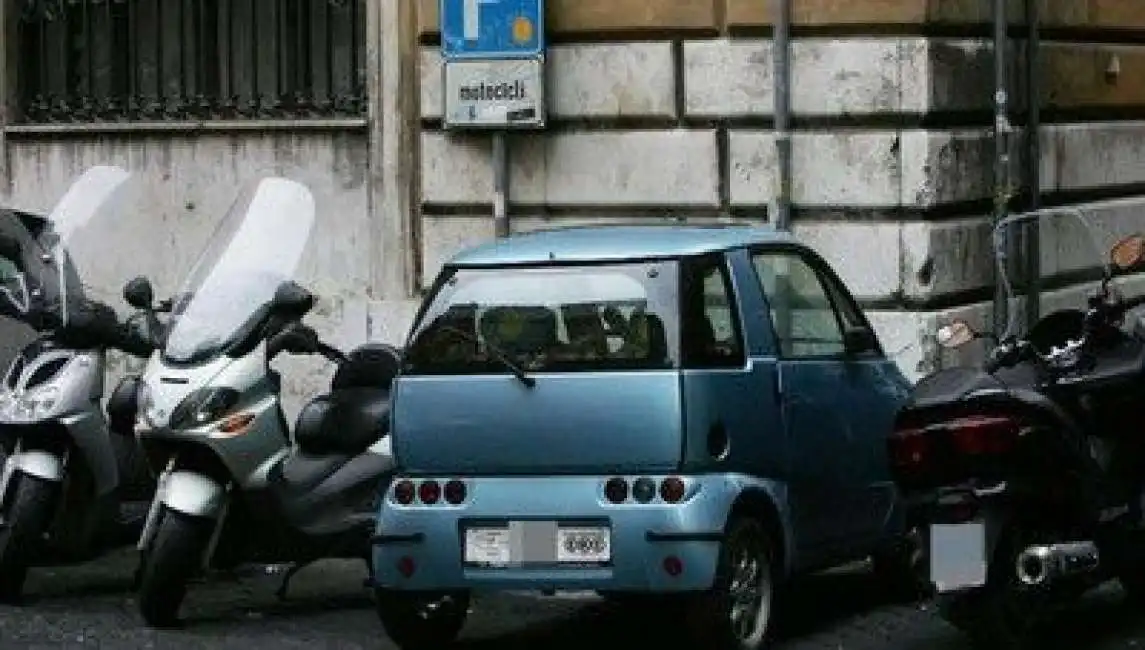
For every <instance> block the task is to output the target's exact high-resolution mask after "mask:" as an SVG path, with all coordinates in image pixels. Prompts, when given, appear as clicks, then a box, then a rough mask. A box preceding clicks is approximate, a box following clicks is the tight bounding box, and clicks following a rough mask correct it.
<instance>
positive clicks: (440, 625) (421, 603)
mask: <svg viewBox="0 0 1145 650" xmlns="http://www.w3.org/2000/svg"><path fill="white" fill-rule="evenodd" d="M374 597H375V602H376V606H377V611H378V618H379V619H381V622H382V628H383V629H385V632H386V635H387V636H389V637H390V640H392V641H393V642H394V643H395V644H396V645H397V646H398V647H399V648H401V649H402V650H440V649H441V648H443V647H445V646H448V645H450V644H451V643H453V642H454V641H455V640H456V639H457V636H458V635H459V634H461V628H462V627H464V626H465V620H466V619H467V618H468V617H469V594H468V593H465V592H456V593H436V592H435V593H426V592H417V591H398V590H393V589H384V588H381V587H379V588H377V589H375V590H374Z"/></svg>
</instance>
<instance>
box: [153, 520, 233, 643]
mask: <svg viewBox="0 0 1145 650" xmlns="http://www.w3.org/2000/svg"><path fill="white" fill-rule="evenodd" d="M213 523H214V522H213V521H212V520H210V519H206V518H203V517H192V516H191V515H186V514H183V513H181V512H176V511H174V510H166V511H164V513H163V518H162V519H161V520H160V521H159V530H158V531H157V532H156V534H155V538H154V540H153V541H152V542H151V547H150V548H149V549H148V550H146V551H144V558H143V574H142V577H141V578H140V581H139V613H140V615H142V617H143V620H144V622H146V623H147V625H148V626H150V627H155V628H170V627H177V626H178V625H179V607H180V606H181V605H182V604H183V599H184V598H185V597H186V595H187V585H188V583H190V582H191V580H192V579H193V578H194V577H195V576H196V575H197V574H198V573H199V571H200V569H201V568H202V567H201V562H200V558H202V557H203V553H204V551H206V548H207V543H208V542H209V541H210V538H211V530H212V525H213Z"/></svg>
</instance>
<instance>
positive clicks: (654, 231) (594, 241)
mask: <svg viewBox="0 0 1145 650" xmlns="http://www.w3.org/2000/svg"><path fill="white" fill-rule="evenodd" d="M770 243H792V244H793V243H796V240H795V239H794V238H793V237H792V236H791V235H790V234H788V233H786V232H781V231H778V230H775V229H774V228H771V227H764V226H756V225H741V224H728V225H681V224H673V225H639V226H632V225H624V226H573V227H565V228H553V229H548V230H536V231H532V232H529V233H524V234H519V235H513V236H511V237H507V238H505V239H498V240H495V241H491V242H487V243H484V244H479V245H477V246H473V247H470V248H467V249H465V250H463V251H461V252H459V253H457V254H456V255H454V256H453V258H452V259H451V260H450V261H449V262H448V263H447V264H448V265H449V266H495V265H512V264H542V263H545V262H555V261H561V262H607V261H622V260H631V259H656V258H661V259H662V258H675V257H686V256H690V255H703V254H705V253H717V252H721V251H727V250H732V249H735V248H742V247H745V246H755V245H759V244H770Z"/></svg>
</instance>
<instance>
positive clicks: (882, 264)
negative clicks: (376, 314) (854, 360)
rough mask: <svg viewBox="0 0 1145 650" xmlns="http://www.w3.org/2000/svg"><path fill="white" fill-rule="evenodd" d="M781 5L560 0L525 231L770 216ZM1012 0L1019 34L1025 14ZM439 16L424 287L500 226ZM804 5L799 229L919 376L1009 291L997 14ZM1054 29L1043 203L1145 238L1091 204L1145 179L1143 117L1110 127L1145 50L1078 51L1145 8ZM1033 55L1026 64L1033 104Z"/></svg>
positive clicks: (1020, 65) (1121, 206)
mask: <svg viewBox="0 0 1145 650" xmlns="http://www.w3.org/2000/svg"><path fill="white" fill-rule="evenodd" d="M769 4H770V3H766V2H762V1H759V0H715V1H714V2H696V1H695V0H678V1H676V0H673V1H668V0H657V1H651V0H650V1H648V2H635V1H633V2H616V1H610V2H606V1H604V0H600V1H595V0H594V1H588V0H549V13H548V21H549V29H550V32H552V33H553V40H554V42H555V45H554V46H553V47H552V49H551V53H550V63H549V69H548V74H549V84H550V88H549V98H550V105H549V108H550V116H551V118H552V119H551V128H550V129H549V131H548V132H546V133H544V134H539V135H531V134H523V135H519V136H516V137H514V138H513V139H512V141H511V150H510V156H511V183H510V200H511V208H510V213H511V215H512V219H513V227H514V229H515V230H527V229H531V228H536V227H546V226H556V225H567V224H574V223H585V222H606V223H607V222H610V221H611V222H615V221H616V220H618V219H625V220H628V219H632V218H637V219H659V218H663V217H664V216H666V215H673V216H675V217H682V218H685V219H688V220H693V221H703V220H712V219H715V220H723V219H727V218H740V219H759V220H763V219H766V215H767V208H768V206H769V204H771V203H772V201H773V200H774V198H775V196H776V192H777V190H778V178H777V166H776V156H775V147H774V138H773V137H772V132H771V125H772V117H773V116H772V106H773V92H774V81H773V79H772V46H771V41H770V39H769V27H770V26H769V18H768V15H767V13H766V7H768V6H769ZM1011 4H1012V7H1011V16H1012V17H1013V19H1014V21H1015V22H1020V21H1021V20H1022V19H1023V15H1022V12H1021V2H1013V3H1011ZM436 7H437V4H436V1H435V0H420V1H419V4H418V9H419V25H420V29H421V32H422V36H421V38H422V49H421V56H420V67H421V93H420V105H421V106H420V113H421V117H422V120H423V126H424V131H423V133H422V136H421V152H420V156H421V161H422V162H421V182H420V191H421V194H420V198H421V208H422V213H423V216H422V231H423V238H422V247H423V250H422V261H423V264H422V274H421V278H422V282H423V284H424V283H426V282H428V281H429V280H431V279H432V277H433V274H434V273H435V272H436V271H437V269H438V268H439V267H440V264H441V262H442V261H443V259H444V258H446V257H447V256H448V255H449V254H451V253H452V252H453V251H455V250H457V249H458V248H459V247H461V246H464V245H466V244H470V243H473V242H475V241H480V240H483V239H486V238H489V237H491V236H492V229H493V227H492V221H491V218H490V214H491V199H492V183H493V174H492V169H491V166H490V161H491V156H490V151H489V141H488V139H487V138H485V137H481V136H457V135H450V134H446V133H445V132H443V131H441V130H440V117H441V113H442V101H443V100H442V97H441V61H440V59H439V55H438V46H437V40H436V39H437V35H436V21H437V15H436ZM793 14H794V20H795V23H796V25H795V36H796V40H795V41H794V44H793V48H792V56H791V59H792V61H793V86H792V106H793V110H794V112H795V127H796V133H795V135H794V144H793V157H794V161H793V166H794V179H793V186H792V194H793V195H792V200H793V201H794V203H795V206H796V217H795V230H796V232H797V234H798V235H799V236H800V237H802V238H803V239H804V240H806V241H808V242H810V243H811V244H812V245H813V246H815V247H816V248H817V249H818V250H819V251H820V252H822V253H823V254H824V255H825V256H826V257H827V258H828V259H830V260H831V261H832V262H833V263H834V264H835V265H836V267H837V268H838V269H839V270H840V272H841V274H842V275H843V277H844V278H845V280H846V281H847V283H848V284H849V286H850V287H851V289H852V290H853V291H854V292H855V293H856V294H857V295H858V296H859V297H860V299H861V300H862V302H863V303H864V305H865V306H866V307H867V309H868V310H869V313H870V314H871V316H872V319H873V320H874V322H875V323H876V326H877V327H878V329H879V331H880V335H881V337H882V338H883V340H884V343H885V345H886V347H887V349H888V350H890V351H892V352H897V353H898V359H899V361H900V363H901V365H902V366H903V368H904V370H905V371H907V372H908V373H909V374H911V375H917V373H918V372H919V371H921V370H923V369H924V364H923V360H924V355H925V353H926V352H927V348H928V346H927V344H926V339H927V338H928V337H929V336H930V334H931V333H932V332H933V330H934V329H935V325H936V323H937V322H940V321H941V320H943V319H946V318H949V317H950V316H951V315H952V314H955V313H963V312H965V313H967V314H979V313H984V308H985V305H984V304H983V303H984V301H986V300H988V297H989V285H990V283H991V282H992V269H991V256H990V248H989V242H988V233H989V227H988V221H989V217H988V216H987V215H989V212H990V197H991V196H992V194H993V187H992V170H991V165H992V162H993V155H994V151H993V147H994V144H993V135H992V131H991V125H992V116H991V114H990V112H991V110H992V101H993V95H994V88H993V52H992V48H991V46H990V42H989V39H988V34H989V33H990V32H989V25H988V24H987V22H986V21H988V20H989V18H990V14H989V3H987V2H981V1H980V0H973V1H971V0H966V1H961V0H960V1H952V0H935V1H930V2H927V1H923V0H862V1H860V0H851V1H849V2H837V1H832V0H794V8H793ZM1042 19H1043V21H1044V23H1045V25H1046V28H1047V30H1052V33H1050V34H1049V35H1048V36H1047V37H1046V38H1047V42H1045V43H1044V45H1043V53H1042V57H1041V66H1042V77H1043V88H1042V103H1043V110H1044V115H1043V120H1044V122H1045V124H1044V126H1043V128H1042V130H1041V134H1040V138H1041V140H1040V141H1041V161H1040V162H1041V177H1042V178H1041V191H1042V193H1043V195H1044V199H1045V200H1046V201H1047V202H1062V201H1068V202H1071V203H1078V204H1080V205H1081V206H1082V207H1084V208H1085V210H1086V211H1087V212H1089V213H1092V214H1094V215H1096V216H1098V217H1101V218H1115V217H1116V218H1118V219H1121V220H1122V221H1124V220H1125V219H1129V220H1130V221H1131V222H1134V223H1138V225H1139V226H1141V227H1142V228H1145V221H1141V220H1138V221H1134V220H1135V219H1138V217H1136V216H1135V215H1139V214H1141V211H1140V210H1139V209H1138V208H1139V207H1141V208H1145V200H1143V201H1140V202H1137V201H1136V200H1131V201H1128V202H1125V201H1122V202H1117V203H1114V204H1109V203H1091V201H1093V200H1096V199H1098V198H1105V197H1108V196H1122V195H1136V194H1138V193H1140V192H1141V191H1142V189H1141V188H1142V187H1145V185H1143V183H1145V157H1143V155H1142V154H1143V153H1145V122H1135V121H1123V122H1118V121H1112V120H1114V119H1116V118H1120V117H1134V116H1138V115H1141V116H1145V110H1140V109H1145V75H1142V74H1141V72H1142V69H1143V68H1145V47H1142V46H1139V45H1130V44H1124V45H1119V44H1113V43H1109V44H1107V43H1101V44H1095V43H1092V42H1081V41H1085V40H1093V39H1091V38H1090V37H1091V36H1092V34H1093V32H1094V30H1095V29H1105V30H1108V32H1107V33H1106V34H1105V35H1104V37H1103V40H1115V39H1117V38H1124V39H1125V40H1126V41H1127V43H1128V42H1133V39H1134V38H1136V36H1139V35H1140V33H1141V30H1145V13H1142V12H1139V11H1134V10H1130V9H1129V8H1128V7H1127V6H1126V5H1125V4H1124V3H1119V2H1114V1H1113V0H1091V1H1089V2H1084V1H1080V0H1044V1H1043V7H1042ZM1132 30H1136V31H1132ZM924 32H925V33H927V34H931V35H928V36H923V35H922V34H923V33H924ZM912 33H916V34H918V35H911V34H912ZM887 34H894V35H887ZM933 34H947V35H945V36H934V35H933ZM1051 37H1052V38H1053V39H1054V40H1049V39H1050V38H1051ZM1071 39H1073V40H1071ZM1074 41H1079V42H1074ZM1137 42H1140V41H1139V40H1138V41H1137ZM1023 49H1024V48H1023V45H1022V43H1021V42H1020V41H1019V42H1017V43H1016V44H1015V45H1014V46H1013V47H1012V48H1011V52H1010V53H1011V55H1013V56H1012V57H1011V58H1012V61H1013V65H1012V76H1013V84H1012V88H1011V95H1012V97H1014V98H1015V99H1016V100H1018V106H1017V108H1019V109H1021V108H1023V107H1024V106H1023V104H1024V101H1021V100H1022V92H1021V90H1022V88H1023V83H1024V62H1023V60H1021V58H1020V57H1021V55H1022V53H1023ZM1114 60H1116V64H1115V65H1114V64H1113V63H1112V62H1113V61H1114ZM1111 65H1113V66H1114V68H1119V70H1120V74H1118V75H1113V74H1110V73H1109V72H1108V71H1109V70H1110V69H1111ZM1135 111H1136V112H1135ZM1082 119H1086V120H1103V121H1088V122H1083V121H1079V120H1082ZM1020 136H1021V131H1020V129H1019V132H1018V135H1017V136H1016V137H1015V150H1014V159H1015V166H1014V176H1013V177H1014V178H1015V179H1016V180H1017V181H1018V182H1020V181H1021V179H1022V177H1023V175H1022V167H1021V163H1022V158H1023V155H1022V154H1023V149H1022V147H1021V146H1020V145H1021V139H1020ZM1114 213H1116V215H1114ZM1126 227H1129V226H1126ZM1045 263H1046V265H1047V267H1052V266H1053V264H1054V263H1055V261H1054V260H1053V259H1046V260H1045Z"/></svg>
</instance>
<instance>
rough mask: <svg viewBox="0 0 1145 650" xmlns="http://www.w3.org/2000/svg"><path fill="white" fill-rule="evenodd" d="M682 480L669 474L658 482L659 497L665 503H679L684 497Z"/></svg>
mask: <svg viewBox="0 0 1145 650" xmlns="http://www.w3.org/2000/svg"><path fill="white" fill-rule="evenodd" d="M684 488H685V485H684V481H682V480H680V479H678V478H676V477H675V476H669V477H668V478H666V479H664V480H663V481H662V482H661V483H660V498H661V499H663V500H664V502H665V503H679V502H680V500H681V499H683V498H684Z"/></svg>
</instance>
